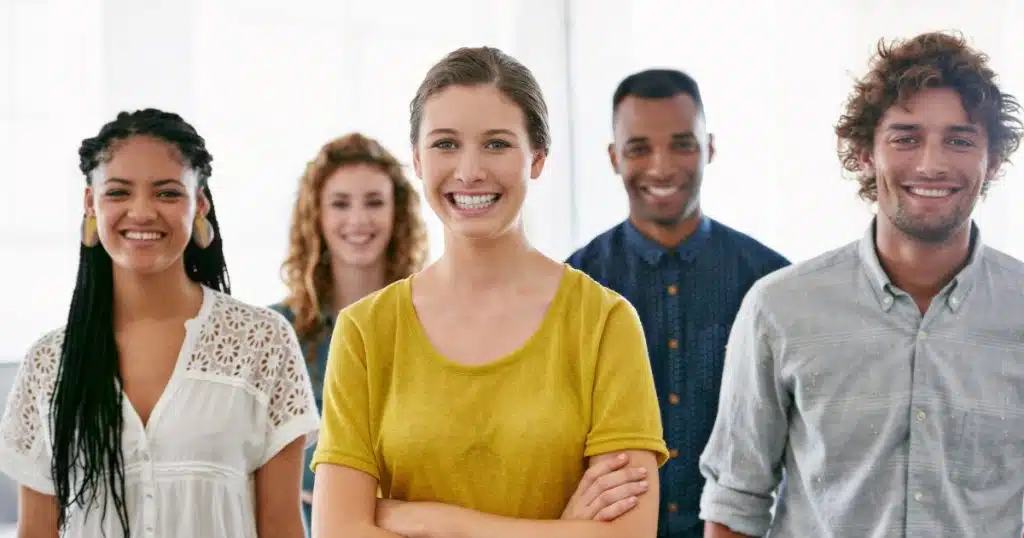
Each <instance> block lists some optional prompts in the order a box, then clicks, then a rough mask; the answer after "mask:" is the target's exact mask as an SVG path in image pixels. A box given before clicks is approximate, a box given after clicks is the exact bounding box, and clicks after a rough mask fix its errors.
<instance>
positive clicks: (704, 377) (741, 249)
mask: <svg viewBox="0 0 1024 538" xmlns="http://www.w3.org/2000/svg"><path fill="white" fill-rule="evenodd" d="M567 263H568V264H569V265H572V266H573V267H576V268H577V269H580V270H581V271H583V272H585V273H587V274H589V275H590V276H591V278H593V279H594V280H596V281H598V282H600V283H601V284H603V285H604V286H606V287H608V288H611V289H612V290H615V291H616V292H618V293H620V294H621V295H623V296H624V297H625V298H626V299H627V300H629V301H630V302H631V303H632V304H633V306H634V307H635V308H636V310H637V312H638V313H639V315H640V320H641V322H642V323H643V328H644V333H645V335H646V337H647V347H648V352H649V353H650V359H651V368H652V370H653V372H654V382H655V385H656V386H657V390H658V396H659V399H660V401H661V414H662V421H663V424H664V429H665V441H666V442H667V443H668V446H669V449H670V454H671V459H670V460H669V461H668V463H666V464H665V466H664V467H662V469H661V473H660V475H661V514H660V517H659V532H658V535H659V536H660V537H663V538H677V537H679V538H682V537H686V538H689V537H690V536H701V535H702V534H701V531H700V530H699V529H700V526H701V522H700V520H699V519H698V517H697V516H698V512H699V509H700V495H701V490H702V488H703V487H704V479H703V477H702V476H701V473H700V471H699V469H698V467H697V462H698V459H699V458H700V455H701V452H702V451H703V450H704V445H705V444H706V443H707V441H708V438H709V437H710V435H711V429H712V427H713V426H714V424H715V414H716V411H717V409H718V392H719V387H720V385H721V382H722V363H723V360H724V356H725V344H726V341H727V340H728V336H729V329H730V328H731V326H732V322H733V319H734V318H735V316H736V312H737V310H738V309H739V306H740V301H741V300H742V299H743V296H744V295H745V294H746V292H747V290H748V289H750V286H751V285H753V284H754V282H755V281H756V280H758V279H759V278H761V277H762V276H764V275H766V274H768V273H770V272H772V271H774V270H776V269H779V268H781V267H784V266H786V265H789V261H788V260H786V258H784V257H783V256H782V255H780V254H779V253H777V252H775V251H774V250H772V249H770V248H768V247H766V246H764V245H762V244H761V243H759V242H758V241H756V240H754V239H752V238H751V237H749V236H747V235H745V234H743V233H740V232H738V231H736V230H733V229H732V228H729V227H728V226H725V225H724V224H721V223H719V222H717V221H715V220H713V219H710V218H707V217H705V218H703V220H702V221H701V224H700V226H699V227H698V228H697V231H696V232H695V233H694V234H693V235H691V236H690V237H689V238H688V239H687V240H686V241H684V242H683V243H682V244H681V245H679V246H677V247H675V248H671V249H669V248H665V247H662V246H661V245H659V244H658V243H656V242H654V241H653V240H651V239H648V238H647V237H645V236H644V235H642V234H641V233H640V232H639V231H638V230H637V229H636V227H634V226H633V224H632V223H631V222H629V221H628V220H627V221H625V222H623V223H621V224H619V225H618V226H615V227H614V228H612V229H610V230H608V231H606V232H604V233H603V234H601V235H599V236H597V237H596V238H594V240H593V241H591V242H590V243H589V244H587V245H586V246H584V247H583V248H581V249H579V250H578V251H576V252H575V253H573V255H572V256H570V257H569V259H568V260H567Z"/></svg>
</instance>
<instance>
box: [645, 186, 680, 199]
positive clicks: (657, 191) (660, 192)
mask: <svg viewBox="0 0 1024 538" xmlns="http://www.w3.org/2000/svg"><path fill="white" fill-rule="evenodd" d="M646 190H647V192H649V193H651V194H653V195H655V196H657V197H659V198H664V197H665V196H671V195H673V194H675V193H676V192H678V191H679V186H678V185H672V186H669V187H646Z"/></svg>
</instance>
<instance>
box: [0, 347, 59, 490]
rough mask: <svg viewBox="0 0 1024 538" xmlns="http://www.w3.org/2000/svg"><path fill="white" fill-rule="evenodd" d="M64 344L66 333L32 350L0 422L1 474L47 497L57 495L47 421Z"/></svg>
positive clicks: (12, 388) (9, 396)
mask: <svg viewBox="0 0 1024 538" xmlns="http://www.w3.org/2000/svg"><path fill="white" fill-rule="evenodd" d="M62 343H63V332H61V333H59V334H51V335H49V336H47V337H45V338H43V339H42V340H40V341H39V342H37V343H36V344H35V345H33V346H32V348H31V349H30V350H29V352H28V354H27V355H26V357H25V360H24V361H23V362H22V363H21V366H20V367H19V368H18V373H17V375H16V376H15V378H14V384H13V385H12V387H11V392H10V394H9V395H8V396H7V406H6V407H5V408H4V414H3V418H2V419H0V471H2V472H3V473H4V474H6V475H7V476H9V477H11V479H13V480H14V481H16V482H18V483H19V484H21V485H23V486H26V487H29V488H31V489H33V490H35V491H38V492H39V493H43V494H46V495H54V494H55V490H54V484H53V480H52V474H51V463H52V457H53V456H52V452H51V450H50V443H49V439H48V438H47V431H48V428H46V420H47V419H46V417H49V397H48V395H49V394H50V393H51V391H52V388H53V382H54V375H55V374H56V367H57V364H58V362H59V357H60V354H61V349H62Z"/></svg>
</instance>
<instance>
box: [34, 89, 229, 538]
mask: <svg viewBox="0 0 1024 538" xmlns="http://www.w3.org/2000/svg"><path fill="white" fill-rule="evenodd" d="M135 135H148V136H152V137H154V138H158V139H160V140H164V141H166V142H168V143H170V144H172V145H174V146H175V147H176V148H177V149H178V151H179V152H180V154H181V156H182V157H183V158H184V160H185V161H186V164H187V165H188V166H189V167H191V168H192V169H194V170H195V171H196V172H197V174H198V176H199V185H200V187H201V188H202V189H203V193H204V194H205V195H206V198H207V199H208V200H209V203H210V209H209V213H207V215H206V218H207V220H208V221H209V222H210V225H211V226H212V227H213V231H214V234H215V235H214V240H213V243H211V244H210V246H209V247H207V248H205V249H201V248H199V247H197V246H196V245H195V244H194V243H193V242H191V241H190V242H189V244H188V247H186V248H185V253H184V255H183V258H184V263H185V272H186V273H187V274H188V276H189V278H190V279H191V280H192V281H194V282H198V283H201V284H204V285H206V286H208V287H210V288H213V289H215V290H219V291H222V292H224V293H231V286H230V283H229V280H228V271H227V266H226V264H225V262H224V250H223V242H222V239H221V238H222V234H221V231H220V226H219V225H218V224H217V214H216V212H215V211H214V209H213V197H212V196H211V194H210V188H209V185H208V180H209V178H210V174H211V173H212V167H211V161H212V160H213V157H212V156H211V155H210V153H209V152H208V151H207V150H206V142H205V141H204V140H203V137H201V136H199V133H197V132H196V130H195V129H194V128H193V127H192V126H191V125H189V124H188V123H187V122H186V121H185V120H184V119H182V118H181V116H179V115H177V114H172V113H169V112H163V111H160V110H156V109H145V110H139V111H136V112H131V113H129V112H121V113H120V114H118V115H117V119H115V120H114V121H112V122H110V123H108V124H106V125H104V126H103V128H102V129H100V132H99V134H98V135H96V136H95V137H93V138H87V139H85V140H83V141H82V146H81V148H79V150H78V155H79V158H80V164H79V168H80V169H81V171H82V173H83V174H85V180H86V183H87V184H88V185H91V184H92V177H91V173H92V172H93V170H95V169H96V167H97V166H99V165H100V164H101V163H104V162H106V161H107V160H109V158H110V150H111V144H112V143H114V142H117V141H120V140H124V139H126V138H128V137H131V136H135ZM121 381H122V380H121V370H120V367H119V360H118V352H117V345H116V343H115V340H114V283H113V262H112V261H111V259H110V255H108V254H107V252H106V251H105V250H104V249H103V247H102V246H100V245H97V246H94V247H86V246H84V245H83V246H82V247H81V249H80V251H79V262H78V280H77V282H76V283H75V292H74V295H73V296H72V298H71V308H70V311H69V312H68V321H67V325H66V327H65V335H64V346H63V350H62V352H61V359H60V364H59V366H58V369H57V381H56V387H55V390H54V395H53V401H52V402H51V404H50V416H51V417H52V425H51V427H52V441H53V463H52V468H51V472H52V474H53V480H54V482H55V486H56V487H55V489H56V493H57V502H58V504H59V509H60V512H59V516H58V526H59V528H60V529H61V530H62V531H63V530H64V528H65V525H66V523H67V514H68V510H69V508H70V507H71V506H72V505H78V506H80V507H86V508H87V509H89V508H92V507H95V506H96V504H95V503H96V501H97V499H99V500H100V501H101V507H102V517H104V518H105V517H106V514H107V508H108V503H109V502H113V504H114V509H115V511H116V513H117V517H118V519H119V520H120V523H121V528H122V529H123V531H124V535H125V536H130V535H131V534H130V532H129V522H128V519H129V518H128V510H127V508H126V505H125V480H124V459H123V455H122V453H121V434H122V427H123V418H122V415H121V412H122V407H121V406H122V402H123V392H122V390H121Z"/></svg>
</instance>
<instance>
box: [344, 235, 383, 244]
mask: <svg viewBox="0 0 1024 538" xmlns="http://www.w3.org/2000/svg"><path fill="white" fill-rule="evenodd" d="M374 237H377V234H375V233H351V234H342V236H341V238H342V239H343V240H344V241H345V242H346V243H351V244H353V245H356V246H363V245H366V244H368V243H369V242H370V241H373V238H374Z"/></svg>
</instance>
